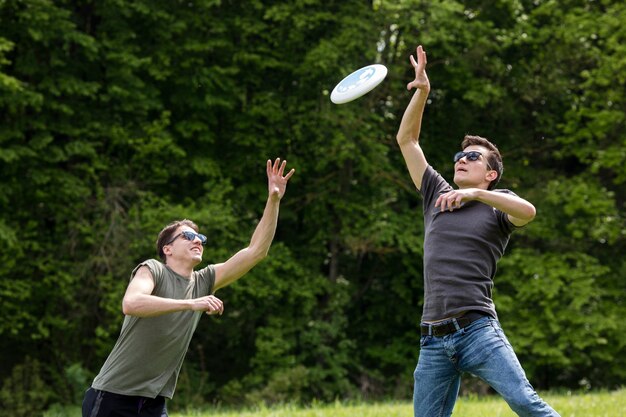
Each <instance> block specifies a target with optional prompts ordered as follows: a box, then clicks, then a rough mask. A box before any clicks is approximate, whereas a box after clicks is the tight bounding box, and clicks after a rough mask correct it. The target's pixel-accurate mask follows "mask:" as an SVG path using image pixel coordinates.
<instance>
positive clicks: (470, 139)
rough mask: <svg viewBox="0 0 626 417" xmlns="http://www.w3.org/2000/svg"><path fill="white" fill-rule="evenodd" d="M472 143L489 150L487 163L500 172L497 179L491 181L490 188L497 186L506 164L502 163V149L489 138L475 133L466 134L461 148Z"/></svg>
mask: <svg viewBox="0 0 626 417" xmlns="http://www.w3.org/2000/svg"><path fill="white" fill-rule="evenodd" d="M470 145H476V146H482V147H483V148H486V149H488V150H489V155H487V163H488V164H489V167H490V168H491V169H493V170H494V171H496V172H497V173H498V176H497V177H496V179H495V180H493V181H491V182H490V183H489V187H488V189H489V190H493V189H494V188H496V185H497V184H498V182H499V181H500V177H502V173H503V172H504V164H503V163H502V155H500V151H499V150H498V147H497V146H496V145H495V144H493V143H491V142H490V141H489V140H488V139H485V138H483V137H481V136H474V135H465V137H464V138H463V143H461V150H463V149H465V148H467V147H468V146H470Z"/></svg>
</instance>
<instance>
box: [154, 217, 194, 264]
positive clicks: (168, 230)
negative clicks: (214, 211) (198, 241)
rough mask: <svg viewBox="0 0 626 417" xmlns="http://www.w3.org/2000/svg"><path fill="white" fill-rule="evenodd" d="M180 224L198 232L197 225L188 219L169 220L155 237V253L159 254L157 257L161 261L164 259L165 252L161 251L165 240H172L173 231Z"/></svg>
mask: <svg viewBox="0 0 626 417" xmlns="http://www.w3.org/2000/svg"><path fill="white" fill-rule="evenodd" d="M180 226H189V227H191V228H192V229H193V230H194V231H195V232H196V233H198V230H199V229H198V225H197V224H195V223H194V222H193V221H191V220H189V219H183V220H176V221H173V222H171V223H170V224H168V225H167V226H165V227H164V228H163V230H161V231H160V232H159V237H158V238H157V241H156V247H157V253H158V254H159V257H160V258H161V259H162V260H163V261H165V253H163V246H165V245H166V244H167V242H169V241H170V240H172V237H173V235H174V232H176V230H177V229H178V228H179V227H180Z"/></svg>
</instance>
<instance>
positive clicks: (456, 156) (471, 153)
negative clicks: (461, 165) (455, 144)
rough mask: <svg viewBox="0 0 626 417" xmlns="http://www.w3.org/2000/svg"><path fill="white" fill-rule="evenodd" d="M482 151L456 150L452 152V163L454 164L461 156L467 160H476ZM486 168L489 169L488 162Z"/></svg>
mask: <svg viewBox="0 0 626 417" xmlns="http://www.w3.org/2000/svg"><path fill="white" fill-rule="evenodd" d="M481 155H482V153H480V152H478V151H468V152H463V151H461V152H457V153H455V154H454V163H455V164H456V163H457V162H459V160H460V159H461V158H463V157H465V159H467V160H468V161H478V160H479V159H480V157H481ZM487 168H489V169H491V166H490V165H489V162H487Z"/></svg>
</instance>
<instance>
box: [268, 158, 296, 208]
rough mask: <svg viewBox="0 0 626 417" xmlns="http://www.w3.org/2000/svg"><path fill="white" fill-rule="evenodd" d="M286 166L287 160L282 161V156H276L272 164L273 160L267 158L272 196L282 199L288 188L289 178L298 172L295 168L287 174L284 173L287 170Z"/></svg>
mask: <svg viewBox="0 0 626 417" xmlns="http://www.w3.org/2000/svg"><path fill="white" fill-rule="evenodd" d="M285 166H287V161H283V162H282V164H281V162H280V158H276V160H275V161H274V163H273V164H272V161H271V160H269V159H268V160H267V187H268V192H269V195H270V197H272V198H277V199H279V200H280V199H281V198H283V195H285V190H286V189H287V182H288V181H289V178H291V176H292V175H293V173H294V172H296V170H295V169H293V168H292V169H291V171H289V172H288V173H287V175H283V174H284V172H285Z"/></svg>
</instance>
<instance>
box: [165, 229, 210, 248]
mask: <svg viewBox="0 0 626 417" xmlns="http://www.w3.org/2000/svg"><path fill="white" fill-rule="evenodd" d="M181 236H182V237H183V239H185V240H188V241H190V242H193V240H194V239H195V238H196V237H197V238H198V239H200V242H201V243H202V244H203V245H206V240H207V239H206V236H205V235H202V234H200V233H195V232H190V231H188V230H185V231H184V232H180V233H179V234H177V235H176V236H174V237H173V238H172V239H171V240H170V241H169V242H167V243H166V245H170V244H171V243H172V242H174V241H175V240H176V239H178V238H179V237H181Z"/></svg>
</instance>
